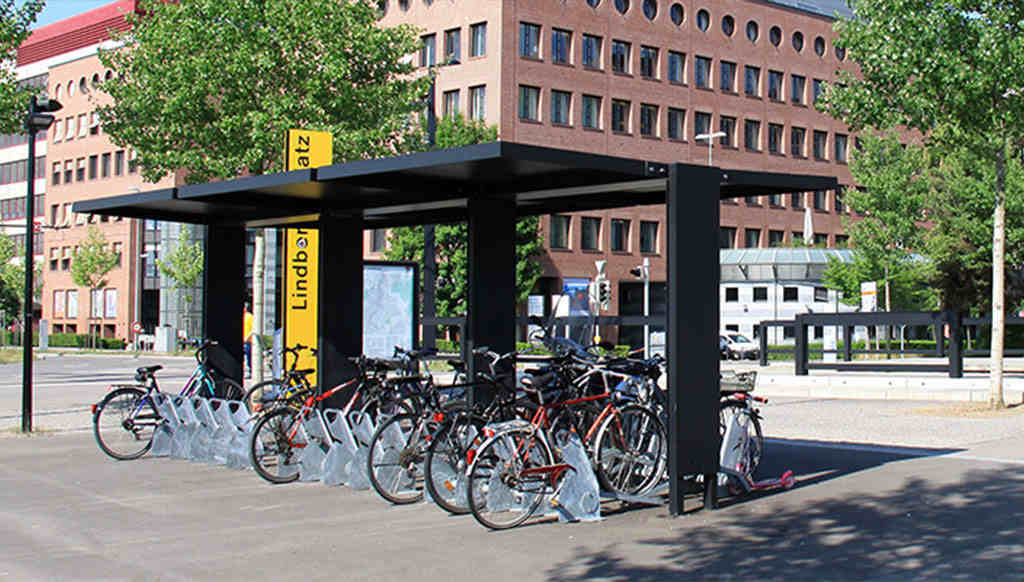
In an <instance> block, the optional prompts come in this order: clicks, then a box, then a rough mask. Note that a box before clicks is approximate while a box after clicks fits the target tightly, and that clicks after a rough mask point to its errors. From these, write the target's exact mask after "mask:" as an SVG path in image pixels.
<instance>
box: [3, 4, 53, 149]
mask: <svg viewBox="0 0 1024 582" xmlns="http://www.w3.org/2000/svg"><path fill="white" fill-rule="evenodd" d="M18 4H19V2H16V1H15V0H0V61H2V62H5V63H14V62H17V58H18V47H19V46H20V45H21V43H23V42H25V39H27V38H28V35H29V32H30V27H31V26H32V23H34V22H35V21H36V16H37V15H38V14H39V11H41V10H42V9H43V6H45V5H46V2H45V1H44V0H26V1H25V2H23V3H21V6H20V7H18ZM33 92H34V90H33V89H31V88H28V87H25V86H23V85H21V84H20V83H18V79H17V77H15V75H14V69H13V68H11V67H7V66H4V67H0V133H18V132H19V131H21V130H22V118H24V116H25V111H26V110H27V109H28V100H29V97H31V95H32V93H33Z"/></svg>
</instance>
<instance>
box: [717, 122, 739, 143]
mask: <svg viewBox="0 0 1024 582" xmlns="http://www.w3.org/2000/svg"><path fill="white" fill-rule="evenodd" d="M718 130H719V131H721V132H722V133H724V134H725V135H723V136H722V137H721V138H719V143H720V144H722V145H723V146H726V147H733V146H734V145H736V141H735V137H736V118H735V117H728V116H726V115H720V116H719V117H718Z"/></svg>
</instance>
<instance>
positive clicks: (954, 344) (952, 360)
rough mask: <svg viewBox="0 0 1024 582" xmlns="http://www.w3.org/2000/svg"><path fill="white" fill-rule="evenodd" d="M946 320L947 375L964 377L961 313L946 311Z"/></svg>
mask: <svg viewBox="0 0 1024 582" xmlns="http://www.w3.org/2000/svg"><path fill="white" fill-rule="evenodd" d="M946 322H947V323H948V325H949V377H950V378H963V377H964V351H963V344H962V342H961V337H960V335H961V333H962V330H963V326H962V325H961V314H960V313H958V312H954V311H947V312H946Z"/></svg>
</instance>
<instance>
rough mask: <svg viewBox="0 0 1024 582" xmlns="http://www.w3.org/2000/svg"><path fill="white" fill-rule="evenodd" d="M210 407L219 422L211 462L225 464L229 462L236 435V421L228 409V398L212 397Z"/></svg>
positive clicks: (211, 451)
mask: <svg viewBox="0 0 1024 582" xmlns="http://www.w3.org/2000/svg"><path fill="white" fill-rule="evenodd" d="M210 409H211V410H212V411H213V418H214V420H215V421H216V422H217V430H216V431H215V432H214V433H213V444H212V446H211V447H210V449H211V450H210V457H211V462H213V463H214V464H217V465H225V464H227V462H228V451H229V450H230V449H231V439H232V438H234V436H235V422H234V420H232V419H231V411H230V410H229V409H228V401H227V400H224V399H223V398H211V399H210Z"/></svg>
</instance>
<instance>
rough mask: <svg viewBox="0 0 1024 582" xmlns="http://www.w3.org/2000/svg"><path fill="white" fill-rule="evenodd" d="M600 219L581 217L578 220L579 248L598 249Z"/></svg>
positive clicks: (586, 249)
mask: <svg viewBox="0 0 1024 582" xmlns="http://www.w3.org/2000/svg"><path fill="white" fill-rule="evenodd" d="M600 241H601V219H600V218H588V217H583V218H582V219H581V220H580V248H581V249H583V250H585V251H596V250H598V249H600Z"/></svg>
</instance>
